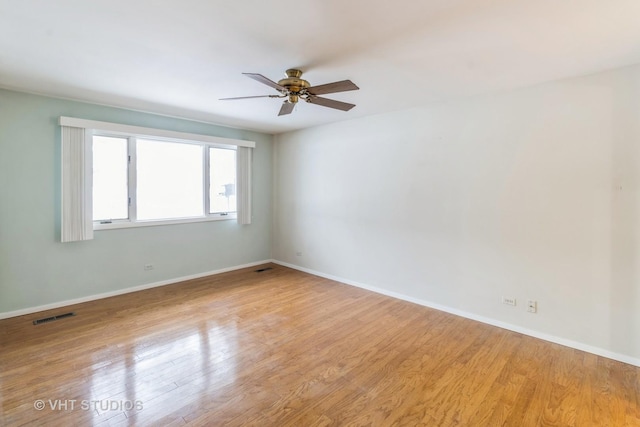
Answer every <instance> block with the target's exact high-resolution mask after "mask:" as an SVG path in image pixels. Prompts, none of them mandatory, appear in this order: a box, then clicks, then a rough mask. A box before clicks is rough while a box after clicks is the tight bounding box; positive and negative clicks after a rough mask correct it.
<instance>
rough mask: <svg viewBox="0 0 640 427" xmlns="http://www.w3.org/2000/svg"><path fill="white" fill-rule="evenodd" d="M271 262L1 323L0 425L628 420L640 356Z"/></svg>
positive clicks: (639, 381) (638, 388)
mask: <svg viewBox="0 0 640 427" xmlns="http://www.w3.org/2000/svg"><path fill="white" fill-rule="evenodd" d="M269 267H272V269H271V270H267V271H264V272H262V273H256V272H254V270H255V269H257V268H258V267H256V268H252V269H245V270H239V271H235V272H230V273H225V274H220V275H217V276H212V277H208V278H203V279H198V280H192V281H189V282H184V283H180V284H175V285H170V286H164V287H161V288H155V289H151V290H147V291H142V292H137V293H133V294H128V295H122V296H118V297H113V298H108V299H103V300H99V301H93V302H89V303H85V304H79V305H76V306H71V307H68V308H67V309H57V310H52V311H50V312H44V313H37V314H33V315H28V316H22V317H16V318H12V319H6V320H2V321H0V404H1V412H0V414H1V417H0V425H3V426H18V425H46V426H56V425H60V426H71V425H100V426H125V425H141V426H146V425H160V426H178V425H194V426H221V425H232V426H240V425H242V426H244V425H247V426H391V425H399V426H418V425H426V426H456V425H460V426H502V425H506V426H635V425H640V369H639V368H636V367H633V366H630V365H626V364H624V363H619V362H615V361H612V360H609V359H605V358H602V357H597V356H594V355H592V354H588V353H584V352H581V351H576V350H572V349H570V348H566V347H562V346H560V345H556V344H551V343H548V342H544V341H540V340H537V339H534V338H530V337H527V336H523V335H520V334H517V333H514V332H509V331H506V330H503V329H499V328H496V327H492V326H488V325H485V324H482V323H477V322H474V321H471V320H467V319H463V318H460V317H456V316H453V315H450V314H446V313H442V312H439V311H436V310H432V309H428V308H425V307H422V306H418V305H415V304H411V303H408V302H403V301H399V300H396V299H393V298H389V297H385V296H381V295H377V294H374V293H371V292H368V291H365V290H361V289H358V288H354V287H351V286H348V285H343V284H339V283H336V282H332V281H330V280H326V279H322V278H319V277H315V276H311V275H308V274H305V273H301V272H298V271H294V270H291V269H288V268H285V267H281V266H277V265H269ZM65 311H75V313H76V316H75V317H70V318H67V319H62V320H58V321H55V322H51V323H45V324H41V325H37V326H34V325H32V324H31V321H32V320H33V319H36V318H41V317H46V316H48V315H51V314H57V313H62V312H65ZM38 399H41V400H42V401H43V403H44V409H42V410H37V409H36V408H35V407H34V404H36V405H37V403H34V402H36V400H38ZM136 402H137V403H136ZM54 405H55V407H52V406H54ZM61 405H62V406H61ZM64 405H66V406H64ZM132 406H134V407H132Z"/></svg>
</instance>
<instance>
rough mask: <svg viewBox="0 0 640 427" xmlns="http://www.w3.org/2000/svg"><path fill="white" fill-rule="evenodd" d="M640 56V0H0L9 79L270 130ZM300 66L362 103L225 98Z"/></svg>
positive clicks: (3, 63) (15, 84)
mask: <svg viewBox="0 0 640 427" xmlns="http://www.w3.org/2000/svg"><path fill="white" fill-rule="evenodd" d="M639 62H640V1H639V0H413V1H411V0H395V1H393V2H392V1H389V0H298V1H293V0H287V1H284V0H268V1H265V0H180V1H178V0H174V1H170V0H90V1H88V0H55V1H42V0H19V1H18V0H0V86H1V87H5V88H9V89H17V90H23V91H29V92H35V93H41V94H46V95H52V96H58V97H64V98H71V99H78V100H85V101H90V102H95V103H99V104H107V105H113V106H119V107H126V108H132V109H137V110H144V111H151V112H155V113H160V114H167V115H172V116H178V117H185V118H190V119H196V120H202V121H207V122H212V123H217V124H223V125H227V126H233V127H242V128H247V129H255V130H260V131H265V132H269V133H279V132H284V131H287V130H293V129H299V128H304V127H309V126H315V125H319V124H324V123H330V122H335V121H340V120H346V119H349V118H355V117H360V116H364V115H371V114H376V113H382V112H386V111H392V110H398V109H403V108H409V107H413V106H417V105H425V104H430V103H434V102H440V101H443V100H448V99H454V98H459V97H464V96H472V95H477V94H481V93H486V92H490V91H496V90H504V89H509V88H515V87H521V86H526V85H531V84H535V83H539V82H543V81H549V80H553V79H558V78H563V77H568V76H575V75H583V74H589V73H593V72H597V71H601V70H604V69H609V68H615V67H619V66H625V65H630V64H635V63H639ZM292 67H298V68H301V69H302V70H303V71H304V72H305V74H304V76H303V77H304V78H305V79H307V80H309V81H310V82H311V84H312V85H318V84H323V83H328V82H333V81H337V80H344V79H351V80H352V81H353V82H355V83H356V84H357V85H358V86H359V87H360V90H359V91H353V92H344V93H337V94H332V95H326V97H328V98H334V99H337V100H341V101H345V102H351V103H354V104H357V107H355V108H354V109H353V110H351V111H349V112H342V111H338V110H332V109H328V108H323V107H320V106H317V105H311V104H306V103H300V104H299V105H297V106H296V110H295V111H294V112H293V114H291V115H289V116H283V117H277V113H278V110H279V108H280V102H281V101H280V100H278V99H268V98H265V99H251V100H242V101H219V100H218V98H223V97H233V96H248V95H266V94H275V93H276V92H275V91H274V90H273V89H270V88H269V87H267V86H264V85H262V84H260V83H258V82H256V81H254V80H251V79H249V78H247V77H245V76H243V75H242V74H241V73H243V72H252V73H260V74H263V75H265V76H267V77H269V78H270V79H272V80H276V81H277V80H279V79H280V78H282V77H284V75H283V73H284V70H285V69H287V68H292Z"/></svg>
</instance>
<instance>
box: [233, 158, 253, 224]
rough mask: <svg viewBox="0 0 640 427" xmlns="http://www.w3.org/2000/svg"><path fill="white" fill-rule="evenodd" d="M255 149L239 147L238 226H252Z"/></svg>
mask: <svg viewBox="0 0 640 427" xmlns="http://www.w3.org/2000/svg"><path fill="white" fill-rule="evenodd" d="M252 157H253V148H250V147H238V152H237V155H236V160H237V167H236V173H237V175H238V176H237V185H238V191H237V194H238V207H237V209H238V224H243V225H246V224H251V168H252Z"/></svg>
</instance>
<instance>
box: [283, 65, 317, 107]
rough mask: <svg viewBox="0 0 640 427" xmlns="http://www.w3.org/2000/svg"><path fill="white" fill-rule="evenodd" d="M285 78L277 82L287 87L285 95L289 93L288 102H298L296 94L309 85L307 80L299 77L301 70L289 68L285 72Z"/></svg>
mask: <svg viewBox="0 0 640 427" xmlns="http://www.w3.org/2000/svg"><path fill="white" fill-rule="evenodd" d="M285 74H286V76H287V77H286V78H284V79H282V80H279V81H278V84H279V85H280V86H282V87H284V88H286V89H287V95H289V102H293V103H295V102H298V96H299V95H300V91H302V90H304V89H306V88H308V87H311V85H310V84H309V82H308V81H306V80H304V79H301V78H300V77H301V76H302V71H300V70H296V69H295V68H290V69H288V70H287V71H286V72H285Z"/></svg>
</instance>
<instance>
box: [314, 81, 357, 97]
mask: <svg viewBox="0 0 640 427" xmlns="http://www.w3.org/2000/svg"><path fill="white" fill-rule="evenodd" d="M358 89H360V88H359V87H358V86H356V85H355V83H353V82H352V81H351V80H342V81H339V82H333V83H327V84H325V85H319V86H311V87H310V88H308V89H307V92H309V93H310V94H311V95H324V94H327V93H336V92H346V91H348V90H358Z"/></svg>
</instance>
